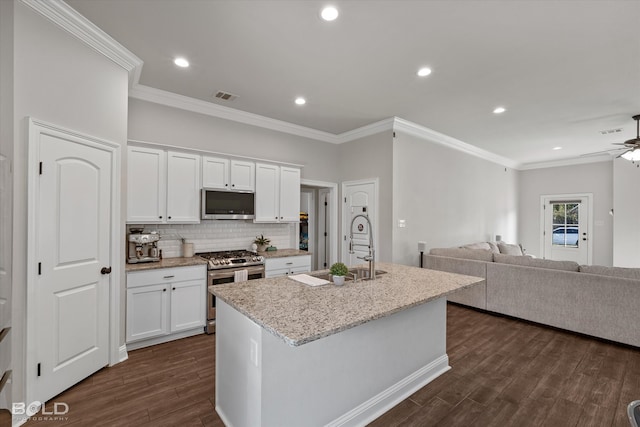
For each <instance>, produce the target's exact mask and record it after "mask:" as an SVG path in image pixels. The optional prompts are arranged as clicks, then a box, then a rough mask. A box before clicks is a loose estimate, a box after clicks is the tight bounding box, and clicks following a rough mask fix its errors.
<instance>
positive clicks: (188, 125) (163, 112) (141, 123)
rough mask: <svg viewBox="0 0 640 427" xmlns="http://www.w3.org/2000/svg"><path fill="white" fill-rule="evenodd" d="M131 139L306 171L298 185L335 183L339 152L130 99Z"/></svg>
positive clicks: (323, 145) (304, 140) (320, 144)
mask: <svg viewBox="0 0 640 427" xmlns="http://www.w3.org/2000/svg"><path fill="white" fill-rule="evenodd" d="M129 139H131V140H142V141H146V142H155V143H159V144H166V145H176V146H180V147H185V148H193V149H199V150H207V151H217V152H220V153H226V154H232V155H234V154H235V155H239V156H248V157H257V158H260V159H264V160H272V161H280V162H289V163H296V164H301V165H304V167H303V168H302V179H311V180H318V181H334V178H335V174H336V170H337V169H336V162H335V159H336V155H337V153H338V146H336V145H335V144H330V143H326V142H320V141H314V140H311V139H307V138H302V137H299V136H295V135H289V134H284V133H280V132H276V131H271V130H267V129H263V128H258V127H255V126H251V125H246V124H242V123H237V122H232V121H229V120H224V119H219V118H216V117H211V116H207V115H204V114H199V113H193V112H189V111H185V110H180V109H178V108H172V107H167V106H163V105H159V104H154V103H151V102H146V101H141V100H137V99H133V98H132V99H131V100H130V103H129Z"/></svg>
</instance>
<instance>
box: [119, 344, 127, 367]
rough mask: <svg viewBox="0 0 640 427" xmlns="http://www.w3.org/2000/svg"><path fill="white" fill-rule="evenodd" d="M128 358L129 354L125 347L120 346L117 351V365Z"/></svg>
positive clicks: (123, 345) (124, 345)
mask: <svg viewBox="0 0 640 427" xmlns="http://www.w3.org/2000/svg"><path fill="white" fill-rule="evenodd" d="M128 358H129V353H127V345H126V344H122V345H121V346H120V348H119V349H118V363H120V362H124V361H125V360H127V359H128Z"/></svg>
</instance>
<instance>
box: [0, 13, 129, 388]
mask: <svg viewBox="0 0 640 427" xmlns="http://www.w3.org/2000/svg"><path fill="white" fill-rule="evenodd" d="M14 6H15V10H14V16H13V23H14V56H13V59H12V61H13V66H14V104H13V113H14V123H13V125H14V131H15V132H14V135H13V138H12V142H13V144H14V153H13V156H14V187H13V195H14V199H13V248H12V249H13V254H14V259H13V272H12V274H13V301H12V302H13V314H14V316H13V328H14V330H13V338H14V340H13V361H14V365H13V368H14V383H13V398H14V400H15V401H21V400H23V399H24V372H25V369H26V367H25V366H23V365H24V363H23V361H24V354H23V345H24V332H25V328H24V326H25V307H26V296H25V290H26V286H25V283H26V279H27V274H26V273H27V268H28V266H27V263H26V254H27V246H26V245H27V173H28V170H29V165H28V164H27V133H26V118H27V117H28V116H32V117H35V118H37V119H39V120H43V121H46V122H50V123H54V124H56V125H59V126H62V127H65V128H69V129H74V130H77V131H79V132H82V133H85V134H88V135H92V136H95V137H98V138H102V139H106V140H109V141H112V142H116V143H120V144H122V145H123V146H126V140H127V94H128V73H127V71H126V70H124V69H123V68H121V67H120V66H118V65H116V64H115V63H114V62H112V61H110V60H109V59H107V58H105V57H104V56H102V55H101V54H99V53H97V52H96V51H94V50H93V49H91V48H89V47H87V46H86V45H84V44H83V43H81V42H80V41H78V40H77V39H75V38H74V37H72V36H71V35H70V34H69V33H67V32H66V31H64V30H62V29H60V28H59V27H57V26H55V25H54V24H52V23H51V22H50V21H48V20H46V19H45V18H43V17H42V16H41V15H39V14H38V13H37V12H35V11H33V10H32V9H31V8H30V7H28V6H26V5H24V4H23V3H21V2H15V3H14ZM5 59H6V58H3V61H4V60H5ZM9 59H11V58H9ZM124 151H126V150H123V155H124V154H125V153H124ZM31 167H35V165H31ZM123 170H126V164H123ZM123 185H124V181H123ZM123 194H124V193H123ZM122 206H123V216H122V218H124V208H125V207H126V206H125V203H124V201H123V203H122ZM122 235H123V236H124V222H123V226H122ZM113 262H114V263H115V262H119V263H121V265H122V271H123V273H122V276H121V277H119V278H115V280H116V282H117V284H118V285H119V286H121V288H122V291H121V294H122V296H123V302H124V294H125V293H124V257H123V259H122V260H113ZM121 308H122V310H124V304H123V305H122V307H121ZM123 313H124V311H123ZM121 327H122V328H121V343H123V342H124V315H122V316H121Z"/></svg>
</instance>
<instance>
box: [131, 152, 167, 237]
mask: <svg viewBox="0 0 640 427" xmlns="http://www.w3.org/2000/svg"><path fill="white" fill-rule="evenodd" d="M127 152H128V157H127V222H129V223H138V224H149V223H160V222H163V221H164V220H165V216H166V213H165V210H166V206H167V202H166V194H167V190H166V181H167V176H166V173H167V172H166V171H167V154H166V152H165V151H163V150H156V149H154V148H143V147H133V146H130V147H129V148H128V150H127Z"/></svg>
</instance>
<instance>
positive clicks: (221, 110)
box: [129, 84, 393, 144]
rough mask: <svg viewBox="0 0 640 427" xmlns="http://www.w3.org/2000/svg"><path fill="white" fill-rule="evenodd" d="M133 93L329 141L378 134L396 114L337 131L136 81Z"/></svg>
mask: <svg viewBox="0 0 640 427" xmlns="http://www.w3.org/2000/svg"><path fill="white" fill-rule="evenodd" d="M129 96H130V97H131V98H135V99H139V100H142V101H147V102H153V103H156V104H161V105H165V106H168V107H174V108H179V109H182V110H186V111H191V112H194V113H200V114H205V115H208V116H213V117H217V118H220V119H225V120H231V121H234V122H239V123H243V124H247V125H252V126H258V127H261V128H265V129H270V130H274V131H278V132H283V133H288V134H291V135H296V136H301V137H304V138H309V139H315V140H318V141H323V142H329V143H331V144H341V143H344V142H349V141H353V140H355V139H358V138H363V137H365V136H369V135H374V134H376V133H379V132H383V131H385V130H391V129H392V125H393V118H390V119H385V120H381V121H379V122H375V123H371V124H369V125H366V126H363V127H361V128H358V129H354V130H351V131H348V132H344V133H341V134H338V135H336V134H333V133H329V132H324V131H321V130H317V129H312V128H309V127H305V126H300V125H296V124H293V123H289V122H285V121H283V120H277V119H272V118H269V117H265V116H261V115H259V114H254V113H248V112H246V111H241V110H237V109H235V108H230V107H225V106H223V105H218V104H213V103H211V102H207V101H203V100H200V99H195V98H191V97H188V96H184V95H178V94H175V93H173V92H168V91H165V90H161V89H156V88H153V87H149V86H144V85H140V84H137V85H134V87H133V88H132V89H131V90H130V91H129Z"/></svg>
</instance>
